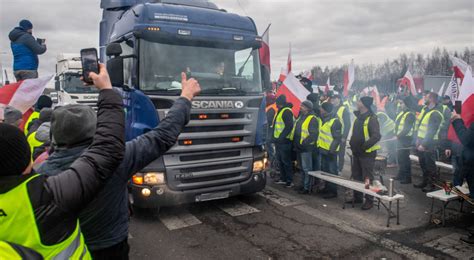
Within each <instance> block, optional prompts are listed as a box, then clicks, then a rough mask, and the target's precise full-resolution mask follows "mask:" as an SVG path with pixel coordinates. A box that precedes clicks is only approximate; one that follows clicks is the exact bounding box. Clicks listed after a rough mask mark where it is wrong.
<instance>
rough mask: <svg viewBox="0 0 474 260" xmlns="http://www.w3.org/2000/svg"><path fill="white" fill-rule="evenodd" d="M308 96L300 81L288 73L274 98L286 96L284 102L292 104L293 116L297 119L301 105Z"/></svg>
mask: <svg viewBox="0 0 474 260" xmlns="http://www.w3.org/2000/svg"><path fill="white" fill-rule="evenodd" d="M309 94H310V92H309V91H308V90H307V89H306V88H305V87H304V86H303V85H301V83H300V81H299V80H298V79H297V78H296V77H295V76H294V75H293V73H291V72H290V73H288V75H287V76H286V79H285V81H283V84H282V85H281V86H280V88H279V89H278V92H277V93H276V96H277V97H278V96H281V95H284V96H286V101H287V102H288V103H291V104H293V115H294V116H295V117H297V116H298V114H299V113H300V106H301V103H302V102H303V101H305V100H306V97H307V96H308V95H309Z"/></svg>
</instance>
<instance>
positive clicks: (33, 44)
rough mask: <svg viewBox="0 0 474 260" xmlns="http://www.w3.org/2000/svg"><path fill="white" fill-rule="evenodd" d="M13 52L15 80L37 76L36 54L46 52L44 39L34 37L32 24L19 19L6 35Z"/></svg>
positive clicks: (37, 62)
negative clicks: (16, 25)
mask: <svg viewBox="0 0 474 260" xmlns="http://www.w3.org/2000/svg"><path fill="white" fill-rule="evenodd" d="M8 38H10V41H11V44H10V45H11V49H12V52H13V73H14V75H15V78H16V81H20V80H24V79H33V78H37V77H38V64H39V61H38V55H41V54H43V53H45V52H46V44H45V42H46V40H45V39H39V38H38V39H35V37H34V36H33V24H32V23H31V22H30V21H28V20H21V21H20V24H19V26H18V27H15V28H14V29H13V30H12V31H11V32H10V34H9V35H8Z"/></svg>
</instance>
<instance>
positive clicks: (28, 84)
mask: <svg viewBox="0 0 474 260" xmlns="http://www.w3.org/2000/svg"><path fill="white" fill-rule="evenodd" d="M52 78H53V75H51V76H45V77H41V78H37V79H26V80H23V81H20V82H16V83H12V84H9V85H5V86H3V88H0V104H4V105H8V106H12V107H14V108H16V109H18V110H20V111H21V113H23V122H24V123H25V122H26V120H27V119H28V117H29V116H30V114H31V113H32V112H33V111H32V110H31V107H33V105H34V104H35V103H36V101H38V98H39V97H40V96H41V94H42V93H43V91H44V89H45V88H46V85H47V84H48V82H49V81H50V80H51V79H52ZM25 117H26V119H25ZM24 123H23V124H24ZM20 128H21V129H23V127H22V126H20Z"/></svg>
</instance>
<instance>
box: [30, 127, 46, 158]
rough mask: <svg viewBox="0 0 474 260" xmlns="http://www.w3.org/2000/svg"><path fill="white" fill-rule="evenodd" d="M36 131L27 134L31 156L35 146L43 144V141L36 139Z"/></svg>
mask: <svg viewBox="0 0 474 260" xmlns="http://www.w3.org/2000/svg"><path fill="white" fill-rule="evenodd" d="M36 133H37V132H36V131H35V132H33V133H32V134H30V136H28V139H27V141H28V144H29V145H30V151H31V158H33V151H34V150H35V148H37V147H40V146H42V145H43V144H44V143H43V142H40V141H38V139H36Z"/></svg>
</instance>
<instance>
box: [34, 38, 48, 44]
mask: <svg viewBox="0 0 474 260" xmlns="http://www.w3.org/2000/svg"><path fill="white" fill-rule="evenodd" d="M36 41H37V42H38V43H39V44H41V45H43V44H44V43H45V42H46V39H41V38H36Z"/></svg>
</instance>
